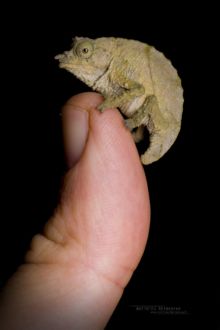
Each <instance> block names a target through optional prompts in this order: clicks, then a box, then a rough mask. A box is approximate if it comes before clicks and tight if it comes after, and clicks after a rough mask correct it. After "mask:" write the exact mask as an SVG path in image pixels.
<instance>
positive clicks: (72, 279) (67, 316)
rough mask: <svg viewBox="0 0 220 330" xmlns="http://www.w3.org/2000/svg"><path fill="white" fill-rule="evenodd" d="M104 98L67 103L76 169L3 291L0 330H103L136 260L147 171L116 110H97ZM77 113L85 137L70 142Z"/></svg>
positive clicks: (143, 232)
mask: <svg viewBox="0 0 220 330" xmlns="http://www.w3.org/2000/svg"><path fill="white" fill-rule="evenodd" d="M102 101H103V99H102V97H101V96H100V95H99V94H96V93H83V94H79V95H76V96H74V97H72V98H71V99H70V100H69V101H68V102H67V104H66V105H65V106H64V109H63V116H62V118H63V129H64V146H65V149H66V155H67V162H68V164H69V165H70V164H71V165H73V164H74V166H72V167H71V168H70V169H69V171H68V172H67V174H66V176H65V178H64V183H63V189H62V194H61V201H60V204H59V205H58V207H57V209H56V210H55V213H54V216H53V217H52V218H51V219H50V220H49V221H48V223H47V224H46V226H45V229H44V232H43V234H39V235H37V236H35V237H34V238H33V240H32V243H31V248H30V250H29V251H28V253H27V255H26V263H25V264H24V265H22V266H21V267H20V268H19V269H18V271H17V272H16V273H15V274H14V276H13V277H12V278H11V279H10V280H9V282H8V284H7V286H6V288H5V290H4V292H3V293H2V296H1V305H0V324H1V329H2V330H5V329H10V330H11V329H12V330H13V329H34V330H35V329H55V330H56V329H90V330H92V329H103V328H104V327H105V325H106V324H107V322H108V320H109V318H110V317H111V315H112V313H113V311H114V309H115V307H116V305H117V303H118V302H119V300H120V298H121V295H122V293H123V289H124V287H125V286H126V285H127V283H128V281H129V279H130V278H131V276H132V273H133V271H134V270H135V268H136V267H137V265H138V263H139V261H140V258H141V256H142V254H143V251H144V248H145V245H146V241H147V236H148V230H149V222H150V205H149V195H148V189H147V183H146V179H145V174H144V171H143V168H142V165H141V163H140V160H139V155H138V153H137V150H136V147H135V144H134V142H133V139H132V136H131V134H130V132H129V131H128V130H127V129H126V128H125V126H124V123H123V119H122V117H121V115H120V114H119V112H118V111H117V110H116V109H108V110H106V111H105V112H104V113H103V114H101V113H100V112H99V111H98V110H97V109H95V108H96V107H97V106H98V105H99V104H101V102H102ZM82 112H83V115H82V117H81V124H82V123H84V128H83V127H82V132H84V135H83V133H82V132H81V133H80V134H82V136H81V137H80V141H81V142H80V141H76V139H75V140H71V137H73V136H74V133H73V127H74V125H75V126H77V124H78V126H80V123H79V122H78V123H76V120H77V118H78V121H79V118H80V116H81V114H82ZM82 118H83V119H82ZM86 123H88V126H87V125H86ZM86 126H87V128H86ZM87 130H88V135H87ZM79 131H80V130H79ZM85 142H86V145H85V146H84V143H85ZM80 143H81V147H79V145H80ZM77 148H78V149H77ZM81 151H83V152H82V154H81ZM80 154H81V157H80ZM77 160H78V161H77ZM12 315H13V317H12Z"/></svg>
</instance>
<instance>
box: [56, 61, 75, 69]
mask: <svg viewBox="0 0 220 330" xmlns="http://www.w3.org/2000/svg"><path fill="white" fill-rule="evenodd" d="M59 67H60V68H61V69H72V68H73V65H72V64H70V63H64V62H60V64H59Z"/></svg>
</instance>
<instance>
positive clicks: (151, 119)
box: [55, 37, 183, 165]
mask: <svg viewBox="0 0 220 330" xmlns="http://www.w3.org/2000/svg"><path fill="white" fill-rule="evenodd" d="M55 59H58V60H59V62H60V64H59V66H60V68H64V69H66V70H68V71H70V72H71V73H73V74H74V75H75V76H76V77H77V78H79V79H80V80H82V81H83V82H84V83H86V84H87V85H88V86H89V87H91V88H92V89H93V90H95V91H98V92H100V93H101V94H102V95H103V96H104V102H103V103H102V104H101V105H100V106H99V107H98V109H99V110H100V111H101V112H103V111H104V110H105V109H106V108H113V107H118V108H119V110H120V111H121V112H122V113H123V114H124V115H125V117H126V118H127V119H125V124H126V126H127V127H128V128H129V129H130V130H131V131H133V130H134V129H136V130H134V131H133V132H132V134H133V137H134V140H135V142H139V141H141V140H142V139H143V136H144V134H143V133H144V131H143V130H144V127H147V129H148V131H149V137H150V145H149V147H148V149H147V150H146V152H145V153H144V154H143V155H141V161H142V163H143V164H145V165H146V164H150V163H152V162H155V161H157V160H158V159H159V158H161V157H162V156H163V155H164V154H165V153H166V152H167V151H168V150H169V148H170V147H171V145H172V144H173V143H174V141H175V140H176V138H177V135H178V133H179V131H180V127H181V118H182V111H183V89H182V86H181V81H180V78H179V77H178V74H177V71H176V70H175V68H174V67H173V66H172V64H171V62H170V61H169V60H168V59H167V58H166V57H165V56H164V55H163V54H162V53H161V52H159V51H157V50H156V49H155V48H154V47H152V46H149V45H147V44H145V43H142V42H139V41H136V40H127V39H122V38H110V37H109V38H98V39H89V38H81V37H80V38H79V37H76V38H74V40H73V45H72V48H71V49H70V50H69V51H66V52H64V53H63V54H61V55H57V56H56V57H55Z"/></svg>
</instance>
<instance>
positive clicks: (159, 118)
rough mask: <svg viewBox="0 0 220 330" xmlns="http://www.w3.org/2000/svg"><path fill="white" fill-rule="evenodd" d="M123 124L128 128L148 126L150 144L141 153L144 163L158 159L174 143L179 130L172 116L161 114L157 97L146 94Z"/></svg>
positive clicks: (178, 125) (178, 124)
mask: <svg viewBox="0 0 220 330" xmlns="http://www.w3.org/2000/svg"><path fill="white" fill-rule="evenodd" d="M125 124H126V126H127V127H128V128H129V129H130V130H132V129H133V128H135V127H138V126H140V125H145V126H147V128H148V131H149V134H150V146H149V148H148V149H147V150H146V152H145V153H144V154H143V155H141V161H142V163H143V164H144V165H147V164H151V163H153V162H155V161H157V160H158V159H160V158H161V157H162V156H163V155H164V154H165V153H166V152H167V151H168V149H169V148H170V147H171V145H172V144H173V143H174V141H175V140H176V138H177V135H178V133H179V130H180V123H178V122H177V121H176V120H175V118H174V117H173V116H171V115H170V116H169V117H167V118H164V116H163V115H162V114H161V111H160V109H159V106H158V102H157V98H156V97H155V96H154V95H150V96H148V97H147V98H146V100H145V102H144V104H143V105H142V106H141V107H140V108H139V109H138V111H137V112H135V113H134V115H133V116H132V117H131V118H129V119H126V121H125Z"/></svg>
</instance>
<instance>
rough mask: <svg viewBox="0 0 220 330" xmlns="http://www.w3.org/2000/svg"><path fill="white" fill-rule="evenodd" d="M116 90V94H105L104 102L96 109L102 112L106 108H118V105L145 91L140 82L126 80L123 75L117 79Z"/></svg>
mask: <svg viewBox="0 0 220 330" xmlns="http://www.w3.org/2000/svg"><path fill="white" fill-rule="evenodd" d="M118 91H119V94H118V95H117V94H115V95H114V96H107V97H106V98H105V100H104V102H103V103H102V104H100V105H99V107H98V110H99V111H101V112H103V111H104V110H105V109H107V108H116V107H119V108H120V106H122V105H124V104H126V103H128V102H130V101H131V100H133V99H134V98H135V97H139V96H142V95H143V94H144V93H145V89H144V87H143V86H142V85H141V84H139V83H137V82H135V81H132V80H128V79H127V78H125V77H123V76H121V77H119V79H118Z"/></svg>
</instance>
